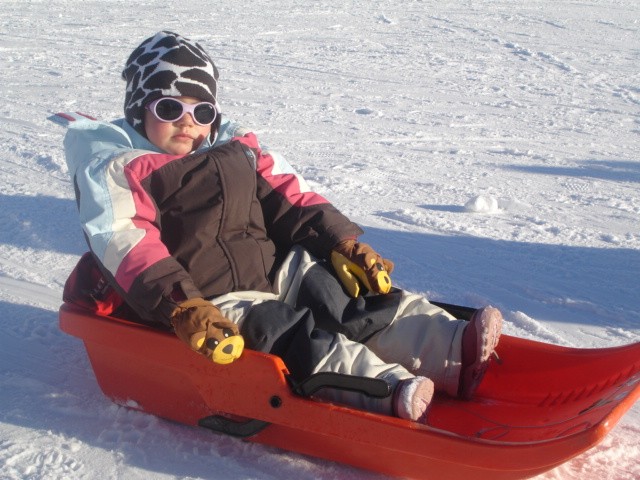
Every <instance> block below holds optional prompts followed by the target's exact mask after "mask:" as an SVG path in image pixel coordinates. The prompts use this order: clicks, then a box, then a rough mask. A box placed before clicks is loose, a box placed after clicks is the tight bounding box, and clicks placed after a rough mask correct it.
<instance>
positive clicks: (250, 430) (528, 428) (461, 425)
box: [60, 304, 640, 480]
mask: <svg viewBox="0 0 640 480" xmlns="http://www.w3.org/2000/svg"><path fill="white" fill-rule="evenodd" d="M60 327H61V329H62V330H63V331H65V332H67V333H69V334H71V335H74V336H76V337H79V338H81V339H82V340H83V341H84V344H85V347H86V349H87V352H88V355H89V358H90V360H91V364H92V366H93V369H94V371H95V375H96V378H97V380H98V383H99V384H100V387H101V388H102V390H103V392H104V393H105V394H106V395H107V396H108V397H110V398H111V399H113V400H114V401H115V402H116V403H119V404H122V405H125V406H127V407H132V408H137V409H139V410H142V411H144V412H148V413H151V414H154V415H157V416H159V417H164V418H167V419H171V420H174V421H177V422H180V423H184V424H188V425H201V426H205V427H207V428H211V429H213V430H216V431H222V432H224V433H231V434H234V435H239V436H242V437H244V438H246V439H247V440H249V441H253V442H259V443H264V444H267V445H272V446H276V447H280V448H283V449H286V450H291V451H295V452H299V453H303V454H307V455H311V456H315V457H320V458H324V459H329V460H333V461H337V462H342V463H346V464H349V465H354V466H356V467H360V468H364V469H368V470H373V471H376V472H380V473H384V474H387V475H392V476H400V477H410V478H434V479H448V478H451V479H456V480H459V479H460V478H473V479H516V478H528V477H531V476H534V475H537V474H539V473H542V472H544V471H547V470H550V469H552V468H554V467H556V466H557V465H560V464H561V463H563V462H565V461H567V460H568V459H570V458H572V457H574V456H576V455H578V454H580V453H581V452H583V451H585V450H587V449H589V448H591V447H593V446H594V445H596V444H597V443H599V442H600V441H601V440H602V439H603V437H604V436H605V435H606V434H607V433H608V432H609V431H610V430H611V429H612V428H613V426H614V425H615V424H616V423H617V422H618V420H619V419H620V418H621V417H622V415H623V414H624V413H625V412H626V411H627V410H628V409H629V408H631V406H632V405H633V404H634V402H635V401H636V400H637V399H638V397H639V396H640V343H635V344H632V345H627V346H622V347H614V348H605V349H574V348H566V347H559V346H554V345H549V344H545V343H540V342H534V341H531V340H524V339H520V338H516V337H511V336H508V335H503V336H502V338H501V340H500V345H499V347H498V353H499V355H500V359H501V360H500V362H492V364H491V366H490V368H489V370H488V372H487V374H486V377H485V380H484V381H483V383H482V385H481V386H480V388H479V390H478V392H477V395H476V397H475V398H474V399H473V400H471V401H459V400H455V399H452V398H449V397H445V396H442V397H438V398H436V399H435V400H434V405H433V407H432V410H431V412H430V414H429V423H430V425H428V426H423V425H419V424H417V423H414V422H410V421H406V420H401V419H398V418H393V417H390V416H384V415H378V414H373V413H368V412H364V411H360V410H355V409H351V408H348V407H344V406H339V405H334V404H330V403H324V402H319V401H315V400H310V399H308V398H304V397H302V396H299V395H296V394H295V393H293V392H292V389H291V388H290V385H289V383H288V380H287V373H288V372H287V369H286V367H285V366H284V364H283V363H282V361H281V360H280V359H279V358H278V357H275V356H272V355H267V354H263V353H259V352H255V351H247V350H245V352H244V354H243V356H242V357H241V358H240V359H239V360H237V361H235V362H234V363H232V364H230V365H217V364H214V363H212V362H210V361H208V360H207V359H205V358H204V357H201V356H199V355H195V354H194V353H193V352H191V351H190V350H189V349H188V348H187V347H185V346H184V345H183V344H182V343H181V342H180V341H179V340H178V339H177V338H175V336H174V335H173V334H171V333H168V332H163V331H159V330H155V329H153V328H151V327H148V326H145V325H140V324H137V323H134V322H129V321H126V320H121V319H116V318H112V317H100V316H97V315H95V314H94V313H92V312H89V311H87V310H84V309H82V308H79V307H76V306H73V305H69V304H65V305H63V306H62V307H61V309H60ZM238 417H242V418H244V419H248V420H247V421H242V422H240V421H237V419H238ZM230 418H234V419H236V420H230ZM249 419H251V420H249Z"/></svg>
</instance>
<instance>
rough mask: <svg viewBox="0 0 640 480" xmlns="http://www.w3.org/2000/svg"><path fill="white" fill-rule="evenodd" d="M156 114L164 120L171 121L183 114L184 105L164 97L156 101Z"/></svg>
mask: <svg viewBox="0 0 640 480" xmlns="http://www.w3.org/2000/svg"><path fill="white" fill-rule="evenodd" d="M156 115H157V116H158V118H161V119H162V120H165V121H168V122H171V121H173V120H176V119H177V118H179V117H180V115H182V105H181V104H180V102H176V101H175V100H171V99H170V98H164V99H162V100H160V101H159V102H158V103H156Z"/></svg>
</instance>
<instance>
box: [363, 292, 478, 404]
mask: <svg viewBox="0 0 640 480" xmlns="http://www.w3.org/2000/svg"><path fill="white" fill-rule="evenodd" d="M466 326H467V322H466V321H464V320H456V319H455V318H453V317H452V316H451V315H449V314H448V313H447V312H445V311H444V310H442V309H441V308H439V307H437V306H435V305H433V304H431V303H429V302H428V301H427V300H426V299H425V298H424V297H422V296H420V295H415V294H410V293H407V292H404V294H403V298H402V301H401V302H400V306H399V308H398V312H397V315H396V318H395V319H394V321H393V322H392V323H391V324H390V325H388V326H387V327H385V328H384V329H382V330H381V331H380V332H378V333H376V334H375V335H373V337H371V338H370V339H369V340H367V342H366V345H367V347H369V348H370V349H371V350H372V351H373V352H374V353H375V354H376V355H378V356H379V357H380V358H381V359H382V360H384V361H385V362H397V363H400V364H401V365H403V366H404V367H406V368H407V369H408V370H409V371H410V372H411V373H413V374H415V375H421V376H425V377H428V378H430V379H431V380H433V382H434V384H435V387H436V390H439V391H445V392H447V393H448V394H450V395H454V396H455V395H457V394H458V385H459V379H460V369H461V362H462V336H463V332H464V329H465V327H466Z"/></svg>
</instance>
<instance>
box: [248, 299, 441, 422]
mask: <svg viewBox="0 0 640 480" xmlns="http://www.w3.org/2000/svg"><path fill="white" fill-rule="evenodd" d="M241 333H242V335H243V337H244V338H245V342H246V345H247V347H248V348H251V349H255V350H260V351H263V352H269V353H272V354H274V355H278V356H280V357H281V358H282V360H283V361H284V363H285V365H286V366H287V368H288V369H289V372H290V373H291V376H292V378H293V380H294V381H298V382H300V381H303V380H305V379H306V378H307V377H309V376H310V375H312V374H314V373H319V372H334V373H340V374H345V375H355V376H360V377H367V378H378V379H382V380H385V381H386V382H387V383H388V384H389V385H390V387H391V391H392V394H391V395H390V396H389V397H386V398H382V399H380V398H374V397H370V396H367V395H365V394H363V393H357V392H351V391H346V390H339V389H334V388H325V389H322V390H320V391H318V392H317V393H316V394H314V396H315V397H317V398H321V399H324V400H328V401H332V402H336V403H342V404H345V405H349V406H351V407H354V408H359V409H363V410H368V411H371V412H376V413H382V414H386V415H396V416H400V417H402V418H406V419H410V420H419V421H424V420H425V419H426V413H427V410H428V407H429V403H430V402H431V397H432V395H433V390H434V388H433V383H432V382H431V381H430V380H429V379H427V378H423V377H416V376H414V375H413V374H412V373H410V372H408V371H407V369H406V368H404V367H402V366H401V365H399V364H397V363H391V364H389V363H385V362H383V361H382V360H381V359H380V358H378V357H377V356H376V355H375V354H374V353H373V352H371V351H370V350H369V349H368V348H367V347H366V346H365V345H363V344H361V343H357V342H353V341H351V340H349V339H347V337H345V336H344V335H341V334H337V333H331V332H326V331H324V330H319V329H317V328H315V321H314V318H313V313H312V312H311V311H310V310H309V309H307V308H304V309H301V310H295V309H294V308H293V307H291V306H290V305H287V304H285V303H283V302H280V301H266V302H263V303H260V304H256V305H254V306H253V307H252V308H251V309H250V311H249V313H248V314H247V316H246V318H244V320H243V322H242V328H241Z"/></svg>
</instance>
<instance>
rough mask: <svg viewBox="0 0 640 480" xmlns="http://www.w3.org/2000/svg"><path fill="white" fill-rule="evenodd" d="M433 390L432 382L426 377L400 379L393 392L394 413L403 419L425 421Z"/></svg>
mask: <svg viewBox="0 0 640 480" xmlns="http://www.w3.org/2000/svg"><path fill="white" fill-rule="evenodd" d="M433 390H434V386H433V382H432V381H431V380H429V379H428V378H426V377H412V378H406V379H404V380H400V381H399V382H398V385H396V388H395V390H394V392H393V412H394V414H395V415H396V416H397V417H400V418H404V419H405V420H413V421H414V422H420V423H426V421H427V413H428V412H429V407H430V406H431V399H432V398H433Z"/></svg>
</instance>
